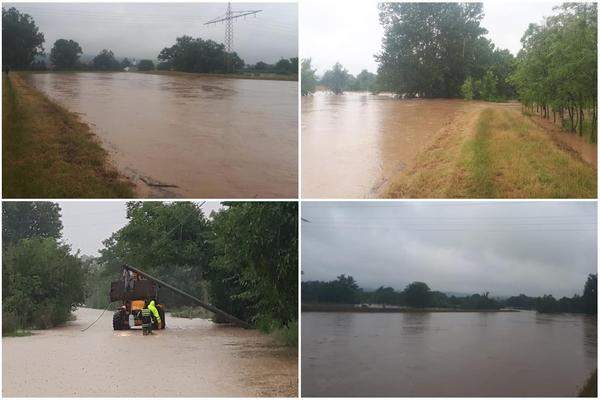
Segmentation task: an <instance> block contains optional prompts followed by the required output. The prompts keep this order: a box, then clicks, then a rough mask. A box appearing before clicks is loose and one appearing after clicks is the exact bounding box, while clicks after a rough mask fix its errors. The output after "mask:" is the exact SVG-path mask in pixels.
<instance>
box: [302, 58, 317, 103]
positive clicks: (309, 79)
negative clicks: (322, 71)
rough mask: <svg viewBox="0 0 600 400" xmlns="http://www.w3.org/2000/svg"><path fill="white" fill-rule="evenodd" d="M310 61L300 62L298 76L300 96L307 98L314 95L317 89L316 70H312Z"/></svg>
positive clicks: (307, 59)
mask: <svg viewBox="0 0 600 400" xmlns="http://www.w3.org/2000/svg"><path fill="white" fill-rule="evenodd" d="M310 64H311V59H310V58H305V59H303V60H302V71H301V76H300V87H301V90H300V91H301V94H302V96H308V95H309V94H311V93H314V91H315V88H316V87H317V77H316V75H315V72H316V70H315V69H313V68H312V66H311V65H310Z"/></svg>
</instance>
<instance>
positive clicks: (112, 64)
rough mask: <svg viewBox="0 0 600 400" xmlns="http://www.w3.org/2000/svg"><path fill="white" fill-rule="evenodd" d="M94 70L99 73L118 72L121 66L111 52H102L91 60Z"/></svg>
mask: <svg viewBox="0 0 600 400" xmlns="http://www.w3.org/2000/svg"><path fill="white" fill-rule="evenodd" d="M93 63H94V68H95V69H97V70H99V71H120V70H121V64H120V63H119V62H118V61H117V59H116V58H115V54H114V53H113V52H112V51H111V50H106V49H104V50H102V51H101V52H100V53H99V54H98V55H97V56H96V57H94V60H93Z"/></svg>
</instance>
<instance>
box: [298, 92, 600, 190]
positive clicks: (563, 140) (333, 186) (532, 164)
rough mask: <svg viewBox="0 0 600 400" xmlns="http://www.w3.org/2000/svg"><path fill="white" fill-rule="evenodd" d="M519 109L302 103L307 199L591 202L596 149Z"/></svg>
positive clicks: (325, 97)
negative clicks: (474, 199) (584, 199)
mask: <svg viewBox="0 0 600 400" xmlns="http://www.w3.org/2000/svg"><path fill="white" fill-rule="evenodd" d="M539 119H540V118H539V117H536V116H526V115H523V113H522V112H521V107H520V105H519V104H518V103H487V102H478V101H474V102H467V101H463V100H446V99H436V100H425V99H412V100H396V99H393V98H391V97H389V96H384V95H379V96H374V95H370V94H367V93H345V94H344V95H341V96H339V95H338V96H336V95H333V94H329V93H324V92H317V93H316V94H315V95H314V96H309V97H306V98H303V99H302V174H303V175H302V178H303V179H302V194H303V196H304V197H309V198H365V197H391V198H395V197H398V198H403V197H404V198H540V197H544V198H562V197H569V198H594V197H595V196H596V152H597V150H596V145H593V144H589V143H586V142H585V140H584V139H583V138H580V137H578V136H577V135H576V134H572V133H567V132H564V131H561V130H560V129H559V128H557V127H556V126H551V125H549V124H545V123H544V121H538V120H539Z"/></svg>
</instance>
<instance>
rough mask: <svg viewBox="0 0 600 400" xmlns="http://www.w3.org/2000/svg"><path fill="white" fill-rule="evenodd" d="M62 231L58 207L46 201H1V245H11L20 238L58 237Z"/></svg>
mask: <svg viewBox="0 0 600 400" xmlns="http://www.w3.org/2000/svg"><path fill="white" fill-rule="evenodd" d="M61 231H62V222H61V220H60V207H59V205H58V204H57V203H51V202H46V201H11V202H4V203H2V245H3V246H4V247H9V246H13V245H15V244H16V243H18V242H19V241H20V240H22V239H31V238H33V237H44V238H54V239H59V238H60V236H61Z"/></svg>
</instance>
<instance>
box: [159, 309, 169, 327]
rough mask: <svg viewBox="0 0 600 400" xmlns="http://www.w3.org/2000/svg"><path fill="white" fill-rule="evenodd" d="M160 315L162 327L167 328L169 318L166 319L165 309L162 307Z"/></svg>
mask: <svg viewBox="0 0 600 400" xmlns="http://www.w3.org/2000/svg"><path fill="white" fill-rule="evenodd" d="M158 315H160V320H161V324H160V329H165V328H166V327H167V320H166V319H165V309H164V308H161V309H160V310H159V312H158Z"/></svg>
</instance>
